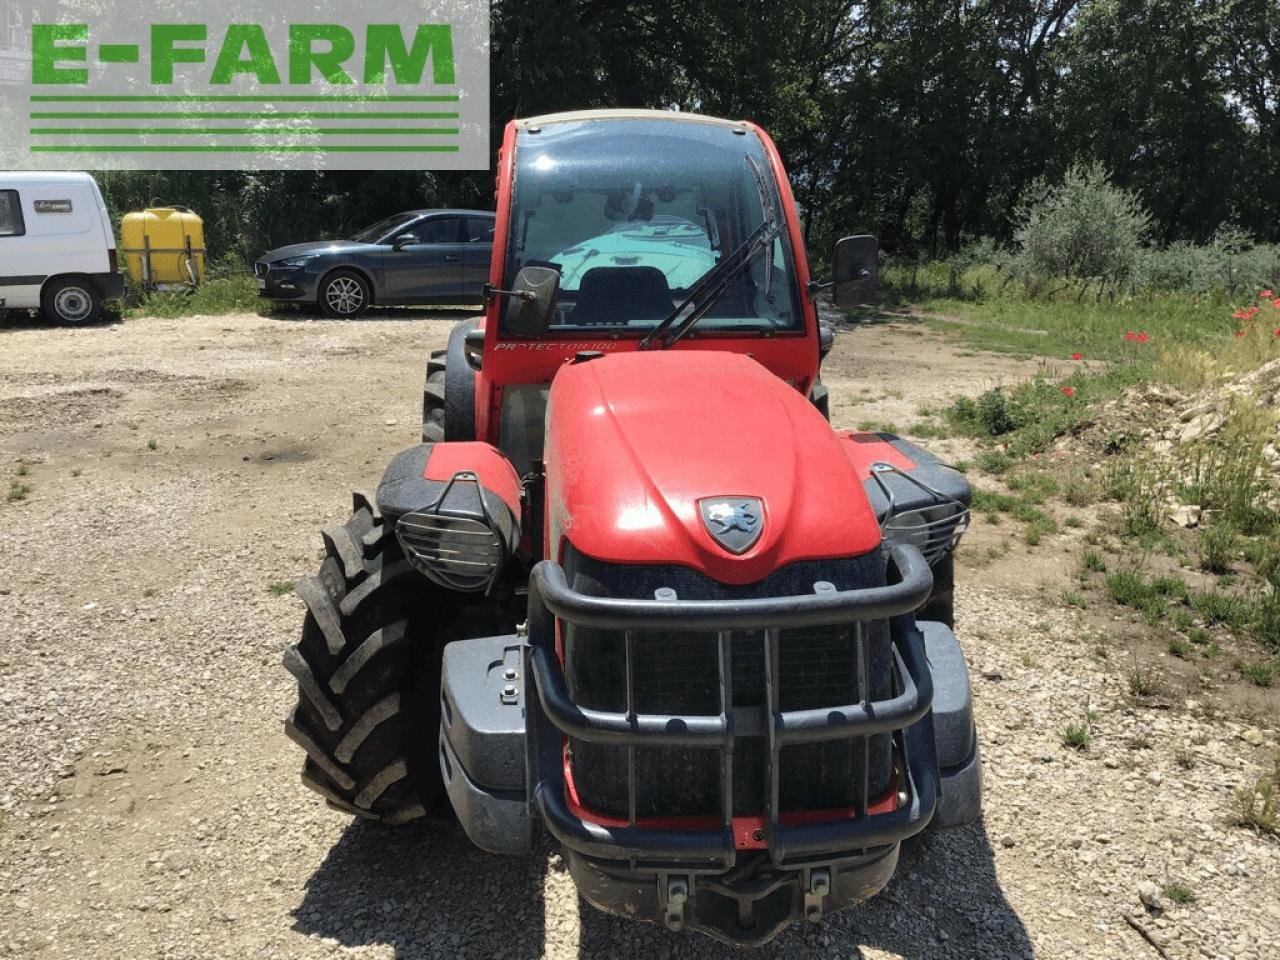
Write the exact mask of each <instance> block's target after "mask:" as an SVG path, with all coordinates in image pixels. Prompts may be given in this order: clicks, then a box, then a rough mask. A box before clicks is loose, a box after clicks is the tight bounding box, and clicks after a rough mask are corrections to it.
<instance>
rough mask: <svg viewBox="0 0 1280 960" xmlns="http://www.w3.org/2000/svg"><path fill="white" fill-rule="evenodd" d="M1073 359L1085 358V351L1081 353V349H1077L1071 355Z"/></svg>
mask: <svg viewBox="0 0 1280 960" xmlns="http://www.w3.org/2000/svg"><path fill="white" fill-rule="evenodd" d="M1071 359H1072V360H1083V359H1084V354H1083V353H1081V352H1080V351H1079V350H1077V351H1076V352H1075V353H1073V354H1072V355H1071Z"/></svg>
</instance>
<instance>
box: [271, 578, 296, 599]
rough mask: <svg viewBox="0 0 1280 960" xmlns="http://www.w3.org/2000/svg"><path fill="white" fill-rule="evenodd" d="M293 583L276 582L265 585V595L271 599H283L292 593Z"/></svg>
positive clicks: (288, 581) (290, 581)
mask: <svg viewBox="0 0 1280 960" xmlns="http://www.w3.org/2000/svg"><path fill="white" fill-rule="evenodd" d="M294 586H295V582H294V581H293V580H276V581H274V582H273V583H269V584H267V593H269V594H271V595H272V596H273V597H284V596H287V595H288V594H291V593H293V588H294Z"/></svg>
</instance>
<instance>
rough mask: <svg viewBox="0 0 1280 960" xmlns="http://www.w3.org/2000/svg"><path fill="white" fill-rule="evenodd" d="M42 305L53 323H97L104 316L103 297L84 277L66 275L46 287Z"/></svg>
mask: <svg viewBox="0 0 1280 960" xmlns="http://www.w3.org/2000/svg"><path fill="white" fill-rule="evenodd" d="M40 307H41V310H42V311H43V312H44V316H45V319H46V320H48V321H49V322H51V323H66V324H84V323H97V322H98V319H99V318H100V317H101V316H102V297H101V296H100V295H99V293H98V291H97V290H96V289H95V288H94V286H93V284H92V283H90V282H89V281H88V280H86V279H84V278H83V277H64V278H62V279H60V280H54V281H53V282H52V283H50V284H49V285H48V286H47V287H46V288H45V290H44V293H43V294H42V295H41V298H40Z"/></svg>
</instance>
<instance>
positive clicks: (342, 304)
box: [319, 270, 373, 320]
mask: <svg viewBox="0 0 1280 960" xmlns="http://www.w3.org/2000/svg"><path fill="white" fill-rule="evenodd" d="M319 299H320V309H321V310H323V311H324V312H325V315H326V316H330V317H340V318H342V319H344V320H350V319H352V318H353V317H358V316H360V314H362V313H364V312H365V311H366V310H368V309H369V303H370V302H371V301H372V300H373V291H372V290H370V289H369V283H368V281H366V280H365V278H364V277H362V276H360V274H358V273H356V272H355V271H354V270H335V271H334V272H333V273H331V274H329V275H328V276H327V277H325V278H324V280H322V281H321V282H320V297H319Z"/></svg>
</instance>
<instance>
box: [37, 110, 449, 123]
mask: <svg viewBox="0 0 1280 960" xmlns="http://www.w3.org/2000/svg"><path fill="white" fill-rule="evenodd" d="M31 119H32V120H350V121H353V122H354V121H357V120H457V119H458V115H457V114H456V113H403V112H399V113H398V112H395V111H390V110H388V111H383V110H378V111H375V112H373V113H365V114H359V113H344V112H342V111H329V112H323V111H321V112H316V111H310V110H308V111H302V112H295V113H276V112H272V111H255V112H253V113H230V112H228V113H223V112H221V111H213V112H203V113H191V112H183V111H162V112H157V111H150V112H148V111H143V112H133V113H129V112H126V113H117V112H114V111H110V110H93V111H89V112H86V113H77V112H69V111H58V112H54V113H47V112H43V111H36V112H33V113H32V114H31Z"/></svg>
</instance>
